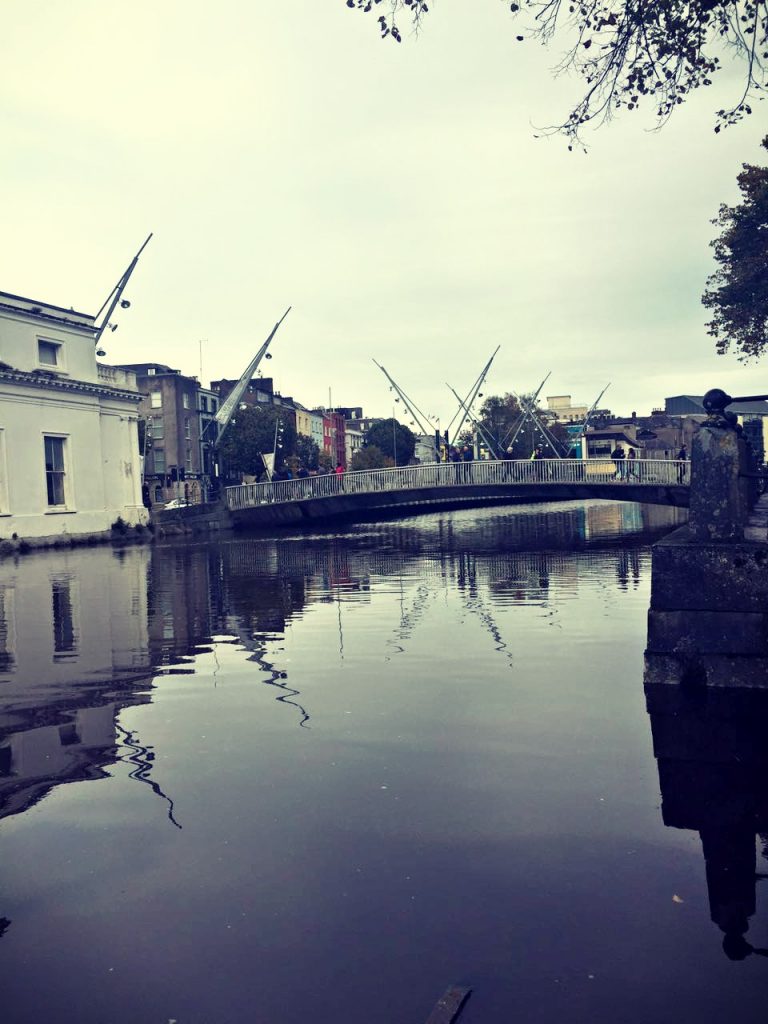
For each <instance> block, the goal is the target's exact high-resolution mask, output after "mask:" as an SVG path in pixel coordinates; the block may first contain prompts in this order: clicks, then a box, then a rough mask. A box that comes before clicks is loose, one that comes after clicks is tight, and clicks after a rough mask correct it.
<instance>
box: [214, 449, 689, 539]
mask: <svg viewBox="0 0 768 1024" xmlns="http://www.w3.org/2000/svg"><path fill="white" fill-rule="evenodd" d="M689 474H690V464H689V463H687V462H678V461H674V460H657V459H637V460H633V461H632V462H631V463H628V462H626V461H625V462H624V463H623V464H619V467H618V468H617V466H616V465H615V464H614V462H613V461H612V460H611V459H588V460H581V459H536V460H524V461H512V460H509V461H498V462H496V461H494V462H462V463H434V464H428V465H419V466H403V467H394V468H391V469H375V470H361V471H357V472H348V473H341V474H336V473H329V474H326V475H323V476H310V477H304V478H297V479H294V480H279V481H274V482H264V483H257V484H243V485H241V486H239V487H228V488H227V489H226V492H225V503H226V506H227V509H228V510H229V513H230V515H231V516H232V520H233V522H234V523H235V524H236V525H240V526H253V527H267V526H292V525H295V526H299V525H302V524H303V525H306V524H307V523H311V522H318V523H320V522H327V521H329V520H334V519H339V520H344V519H346V520H349V519H383V518H386V517H388V516H392V515H413V514H416V513H419V512H432V511H435V510H439V509H446V508H462V507H473V506H482V505H492V504H496V505H507V504H520V503H529V502H540V501H572V500H584V499H594V498H602V499H606V500H608V501H636V502H641V503H646V504H655V505H674V506H678V507H687V506H688V501H689V491H690V487H689V482H690V477H689Z"/></svg>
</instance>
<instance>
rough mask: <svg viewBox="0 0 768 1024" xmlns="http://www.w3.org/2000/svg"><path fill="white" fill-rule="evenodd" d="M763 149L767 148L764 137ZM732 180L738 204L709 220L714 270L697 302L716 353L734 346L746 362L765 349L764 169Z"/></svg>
mask: <svg viewBox="0 0 768 1024" xmlns="http://www.w3.org/2000/svg"><path fill="white" fill-rule="evenodd" d="M762 145H763V148H765V149H767V150H768V135H766V137H765V138H764V139H763V142H762ZM737 180H738V183H739V189H740V191H741V195H742V201H741V203H739V205H738V206H726V205H725V204H723V205H722V206H721V207H720V213H719V214H718V216H717V218H716V219H715V220H714V221H712V223H713V224H717V225H718V226H719V227H720V228H721V229H722V233H721V235H720V237H719V238H716V239H715V240H714V241H713V242H712V243H711V244H712V247H713V248H714V250H715V260H716V262H717V263H718V269H717V270H716V271H715V273H714V274H712V276H711V277H710V278H709V279H708V280H707V290H706V291H705V292H704V295H703V296H702V300H701V301H702V302H703V303H704V305H705V306H706V307H707V308H708V309H711V310H712V312H713V316H712V320H711V321H710V322H709V323H708V324H707V327H708V328H709V334H710V335H712V337H713V338H716V339H717V341H716V348H717V351H718V352H719V353H720V355H724V354H725V353H726V352H728V350H729V349H730V347H731V345H733V347H734V349H735V350H736V352H737V353H738V358H739V360H740V361H741V362H745V361H746V360H748V359H753V358H756V357H757V356H759V355H760V354H761V353H762V352H763V351H764V349H765V348H766V345H768V167H756V166H753V165H752V164H744V165H743V170H742V172H741V174H740V175H739V177H738V179H737Z"/></svg>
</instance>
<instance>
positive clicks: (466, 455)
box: [461, 444, 475, 483]
mask: <svg viewBox="0 0 768 1024" xmlns="http://www.w3.org/2000/svg"><path fill="white" fill-rule="evenodd" d="M474 457H475V455H474V452H473V451H472V449H471V448H470V447H469V445H468V444H465V445H464V447H463V448H462V449H461V461H462V462H463V463H464V483H467V481H469V480H471V479H472V467H471V466H470V463H471V462H472V461H473V459H474Z"/></svg>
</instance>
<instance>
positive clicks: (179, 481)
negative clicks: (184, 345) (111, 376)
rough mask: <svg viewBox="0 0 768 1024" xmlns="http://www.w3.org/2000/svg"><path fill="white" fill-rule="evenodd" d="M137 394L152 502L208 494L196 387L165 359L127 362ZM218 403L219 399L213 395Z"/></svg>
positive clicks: (194, 380)
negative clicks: (160, 361) (135, 382)
mask: <svg viewBox="0 0 768 1024" xmlns="http://www.w3.org/2000/svg"><path fill="white" fill-rule="evenodd" d="M121 368H122V369H124V370H129V371H131V372H133V373H135V374H136V381H137V385H138V389H139V391H140V392H141V402H140V404H139V417H140V420H141V422H142V424H143V427H144V430H143V456H144V483H145V484H146V485H147V488H148V489H149V497H150V500H151V502H152V504H153V505H154V504H163V503H165V502H167V501H171V500H173V499H175V498H185V499H186V500H187V501H191V502H192V503H193V504H197V503H199V502H201V501H204V500H205V498H206V490H207V481H206V479H205V473H204V470H203V457H202V448H201V433H200V431H201V423H202V420H201V411H200V400H199V392H200V385H199V383H198V380H197V378H196V377H185V376H184V375H183V374H182V373H180V372H179V371H178V370H173V369H171V367H170V366H165V365H164V364H163V363H126V364H124V365H123V366H122V367H121ZM213 397H214V400H215V401H216V402H217V401H218V398H217V397H216V396H213Z"/></svg>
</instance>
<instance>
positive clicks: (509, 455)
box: [502, 445, 515, 480]
mask: <svg viewBox="0 0 768 1024" xmlns="http://www.w3.org/2000/svg"><path fill="white" fill-rule="evenodd" d="M502 458H503V460H504V479H505V480H511V479H512V462H513V461H514V458H515V453H514V452H513V451H512V445H510V446H509V448H507V450H506V451H505V452H504V454H503V456H502Z"/></svg>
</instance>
